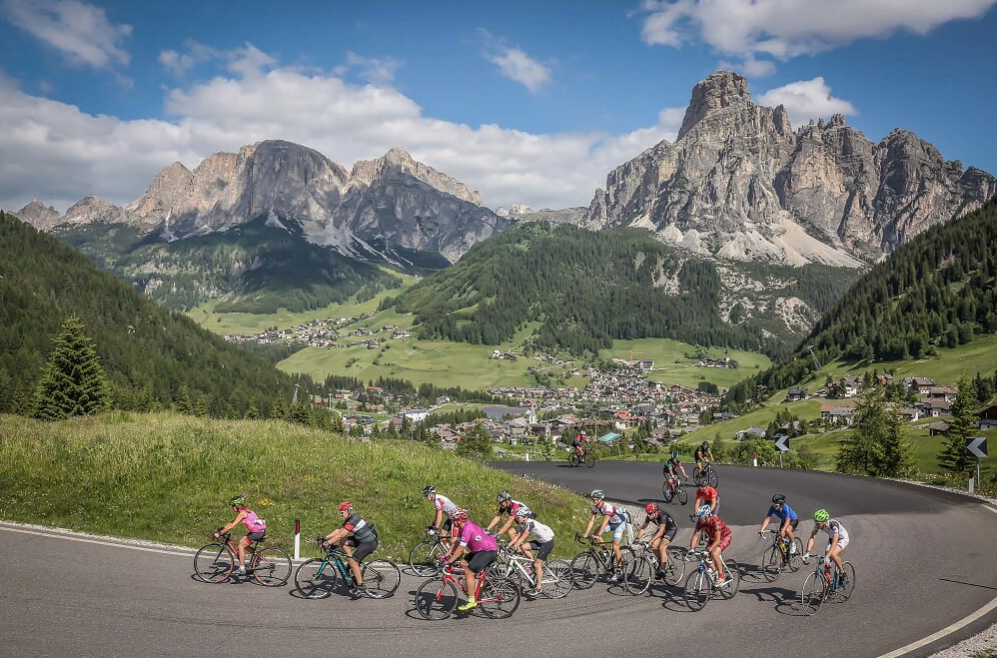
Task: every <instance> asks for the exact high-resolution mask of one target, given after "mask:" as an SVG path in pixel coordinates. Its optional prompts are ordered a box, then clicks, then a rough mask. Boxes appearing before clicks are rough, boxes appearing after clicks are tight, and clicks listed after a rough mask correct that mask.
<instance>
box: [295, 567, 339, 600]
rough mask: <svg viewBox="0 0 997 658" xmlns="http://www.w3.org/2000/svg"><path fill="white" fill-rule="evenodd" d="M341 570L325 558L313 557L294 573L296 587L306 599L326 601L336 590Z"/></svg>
mask: <svg viewBox="0 0 997 658" xmlns="http://www.w3.org/2000/svg"><path fill="white" fill-rule="evenodd" d="M338 578H339V570H338V569H336V567H335V565H333V564H332V562H326V560H325V558H321V557H313V558H312V559H310V560H305V561H304V562H302V563H301V564H300V565H299V566H298V569H297V570H296V571H295V572H294V587H295V588H296V589H297V590H298V593H300V594H301V596H303V597H305V598H306V599H324V598H326V597H327V596H329V595H330V594H332V590H334V589H336V580H337V579H338Z"/></svg>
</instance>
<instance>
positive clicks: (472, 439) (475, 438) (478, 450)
mask: <svg viewBox="0 0 997 658" xmlns="http://www.w3.org/2000/svg"><path fill="white" fill-rule="evenodd" d="M457 454H458V455H460V456H461V457H466V458H468V459H473V460H474V461H484V460H485V459H487V458H488V457H491V455H492V439H491V437H490V436H488V432H487V430H485V426H484V425H482V424H481V423H475V424H474V427H472V428H470V429H469V430H467V431H466V432H464V436H462V437H461V439H460V441H459V442H458V443H457Z"/></svg>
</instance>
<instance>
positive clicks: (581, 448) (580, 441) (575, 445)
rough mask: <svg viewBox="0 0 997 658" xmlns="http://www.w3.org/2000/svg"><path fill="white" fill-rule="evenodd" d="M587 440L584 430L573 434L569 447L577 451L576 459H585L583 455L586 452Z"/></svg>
mask: <svg viewBox="0 0 997 658" xmlns="http://www.w3.org/2000/svg"><path fill="white" fill-rule="evenodd" d="M588 445H589V440H588V437H587V436H585V432H579V433H578V434H575V438H574V439H572V440H571V449H572V450H573V451H575V452H576V453H578V459H579V460H580V461H582V462H584V461H585V455H586V453H588Z"/></svg>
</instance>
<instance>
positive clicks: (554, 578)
mask: <svg viewBox="0 0 997 658" xmlns="http://www.w3.org/2000/svg"><path fill="white" fill-rule="evenodd" d="M571 587H572V584H571V565H570V564H568V563H567V562H565V561H564V560H554V561H553V562H548V563H547V564H545V565H544V570H543V583H541V587H540V589H541V591H542V592H543V593H544V596H546V597H547V598H550V599H563V598H564V597H566V596H567V595H568V592H570V591H571Z"/></svg>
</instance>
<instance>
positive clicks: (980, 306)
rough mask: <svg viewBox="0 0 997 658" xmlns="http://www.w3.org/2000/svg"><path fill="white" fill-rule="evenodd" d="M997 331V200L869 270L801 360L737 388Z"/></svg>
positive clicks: (803, 349)
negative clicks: (823, 366)
mask: <svg viewBox="0 0 997 658" xmlns="http://www.w3.org/2000/svg"><path fill="white" fill-rule="evenodd" d="M993 333H997V199H993V200H991V201H990V202H988V203H987V204H986V205H985V206H983V208H981V209H980V210H978V211H976V212H973V213H971V214H969V215H967V216H965V217H963V218H961V219H958V220H956V221H953V222H950V223H948V224H941V225H938V226H935V227H933V228H931V229H929V230H928V231H925V232H924V233H922V234H921V235H919V236H917V237H916V238H914V239H913V240H912V241H910V242H909V243H907V244H906V245H904V246H903V247H901V248H900V249H899V250H897V251H896V252H894V253H893V254H892V255H891V256H890V257H889V258H888V259H887V260H886V261H884V262H883V263H880V264H878V265H876V266H875V267H874V268H873V269H872V270H871V271H870V272H869V273H868V274H866V275H865V276H863V277H862V278H861V279H860V280H859V281H858V282H857V283H856V284H855V285H854V286H853V287H852V289H851V290H849V291H848V293H847V294H846V295H845V296H844V297H842V298H841V300H840V301H839V302H838V303H837V304H835V305H834V307H833V308H832V309H831V310H830V311H829V312H828V313H827V315H825V316H824V317H823V318H822V319H821V321H820V322H819V323H818V324H817V325H816V326H815V327H814V329H813V331H812V332H811V333H810V335H809V336H807V338H805V339H804V340H803V342H802V343H800V347H799V348H798V350H797V352H796V356H797V357H798V358H795V359H794V360H790V361H788V362H785V363H782V364H779V365H776V366H773V367H772V368H771V369H769V370H768V371H766V372H764V373H761V374H760V375H759V376H758V378H757V381H755V380H749V381H748V382H745V383H744V384H743V385H741V386H738V387H736V388H737V389H738V390H735V389H732V391H731V395H732V397H733V398H738V397H740V398H743V397H744V396H745V395H747V394H748V391H753V390H754V387H755V384H763V385H765V386H767V387H768V388H769V389H771V390H775V389H781V388H785V387H786V386H792V385H794V384H796V383H799V382H802V381H803V380H804V379H805V378H806V377H807V376H808V375H809V374H810V373H812V372H813V371H814V370H815V368H816V366H815V364H814V363H813V361H812V359H811V358H810V354H809V351H808V349H807V348H808V347H809V346H813V348H814V353H815V354H816V355H817V357H818V358H819V359H820V361H821V362H822V363H827V362H829V361H832V360H834V359H838V358H844V359H847V360H852V361H856V362H858V361H868V362H874V361H895V360H900V359H917V358H921V357H924V356H928V355H932V354H933V353H934V350H935V348H936V347H955V346H957V345H962V344H965V343H968V342H970V341H972V340H973V338H974V336H977V335H980V334H993Z"/></svg>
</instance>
